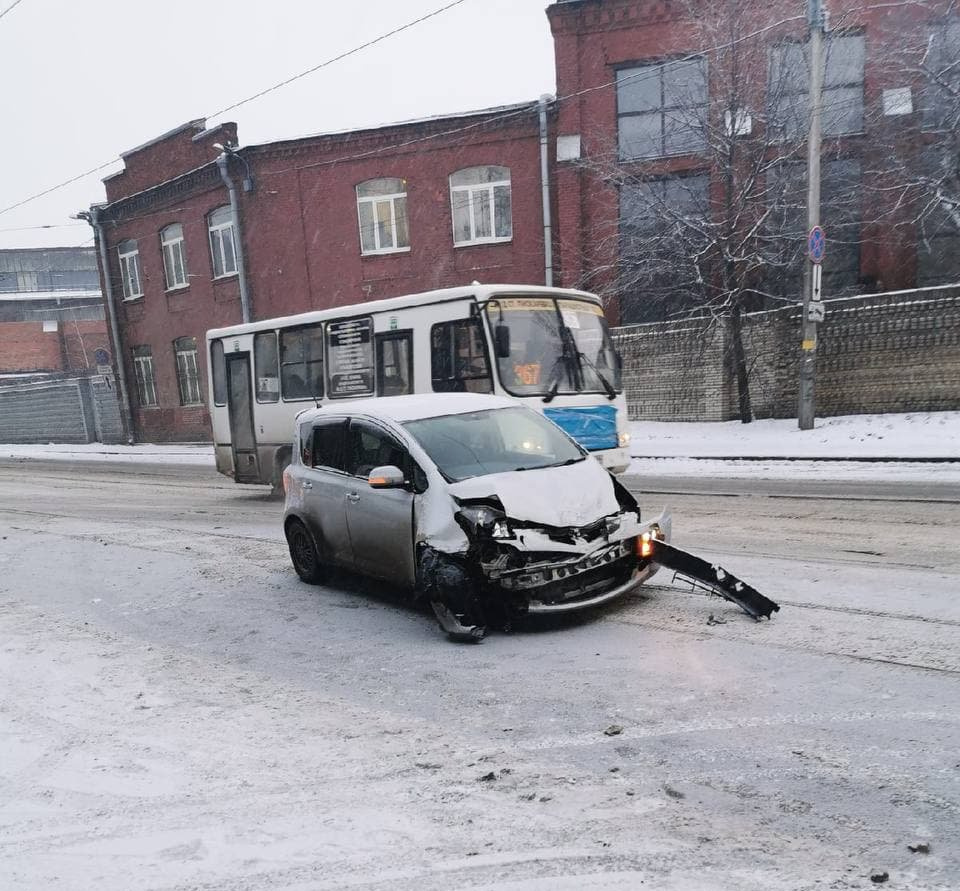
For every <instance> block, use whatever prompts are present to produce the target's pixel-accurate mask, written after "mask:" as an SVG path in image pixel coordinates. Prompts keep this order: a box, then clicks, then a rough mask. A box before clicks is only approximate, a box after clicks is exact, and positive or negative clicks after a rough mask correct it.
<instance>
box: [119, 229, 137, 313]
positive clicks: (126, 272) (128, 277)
mask: <svg viewBox="0 0 960 891" xmlns="http://www.w3.org/2000/svg"><path fill="white" fill-rule="evenodd" d="M117 255H118V256H119V257H120V281H121V282H122V283H123V299H124V300H133V298H134V297H142V296H143V288H142V287H141V285H140V250H139V248H138V247H137V242H136V240H135V239H133V238H128V239H127V240H126V241H121V242H120V244H118V245H117Z"/></svg>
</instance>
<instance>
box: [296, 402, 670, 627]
mask: <svg viewBox="0 0 960 891" xmlns="http://www.w3.org/2000/svg"><path fill="white" fill-rule="evenodd" d="M293 454H294V458H293V461H292V463H291V464H290V466H289V467H288V468H287V470H286V471H285V473H284V488H285V491H286V504H285V510H284V531H285V533H286V538H287V542H288V544H289V546H290V556H291V559H292V562H293V566H294V568H295V569H296V571H297V574H298V575H299V576H300V578H302V579H303V580H304V581H307V582H313V583H317V582H321V581H323V579H324V577H325V571H326V569H327V568H328V567H332V566H337V567H343V568H346V569H349V570H353V571H356V572H359V573H361V574H364V575H369V576H374V577H376V578H379V579H383V580H385V581H387V582H390V583H393V584H396V585H398V586H401V587H404V588H406V589H409V590H410V591H411V592H412V593H413V594H414V596H415V597H418V598H424V599H426V600H428V601H429V602H430V604H431V606H432V607H433V610H434V612H435V614H436V616H437V619H438V621H439V622H440V625H441V627H442V628H443V629H444V630H445V631H446V632H447V633H448V634H450V635H451V636H452V637H455V638H462V639H468V640H471V639H475V640H479V639H480V638H482V637H483V635H484V633H485V631H486V628H487V627H488V625H499V626H509V624H510V622H511V621H512V620H513V619H514V618H515V617H517V616H518V615H522V614H526V613H556V612H569V611H571V610H577V609H583V608H586V607H590V606H595V605H597V604H600V603H604V602H606V601H609V600H613V599H614V598H617V597H619V596H621V595H623V594H626V593H627V592H628V591H630V590H632V589H633V588H634V587H636V586H637V585H639V584H640V583H641V582H643V581H645V580H646V579H647V578H649V577H650V576H651V575H652V574H653V573H654V572H655V571H656V569H657V565H656V564H655V563H652V562H651V561H650V559H649V558H650V550H649V544H650V539H651V538H654V539H659V540H662V541H667V540H669V537H670V518H669V516H668V515H667V514H661V515H660V516H658V517H656V518H654V519H652V520H650V521H643V520H641V517H640V509H639V507H638V505H637V502H636V500H635V499H634V497H633V496H632V495H631V494H630V493H629V492H628V491H627V490H626V489H625V488H624V487H623V486H622V485H621V484H620V483H619V482H618V481H617V480H616V479H615V478H614V477H613V476H612V475H611V474H610V473H609V472H608V471H606V470H605V469H604V468H603V467H602V466H601V465H600V464H599V462H597V461H596V460H595V459H594V458H593V457H591V456H590V455H589V454H588V453H587V452H585V451H584V450H583V449H582V448H581V447H580V446H579V445H578V444H577V443H576V442H574V440H572V439H571V438H570V437H569V436H567V434H566V433H564V432H563V431H562V430H561V429H560V428H559V427H557V426H555V425H554V424H553V423H552V422H551V421H549V420H548V419H546V418H545V417H543V415H541V414H539V413H537V412H536V411H533V410H532V409H529V408H526V407H525V406H523V405H519V404H518V403H516V402H514V401H512V400H509V399H504V398H501V397H496V396H481V395H475V394H467V393H443V394H433V395H430V396H398V397H389V398H383V399H374V400H371V399H367V400H363V401H357V402H344V403H339V404H336V405H332V406H327V407H323V408H317V409H310V410H308V411H305V412H303V413H302V414H301V415H300V416H299V417H298V419H297V430H296V442H295V446H294V450H293Z"/></svg>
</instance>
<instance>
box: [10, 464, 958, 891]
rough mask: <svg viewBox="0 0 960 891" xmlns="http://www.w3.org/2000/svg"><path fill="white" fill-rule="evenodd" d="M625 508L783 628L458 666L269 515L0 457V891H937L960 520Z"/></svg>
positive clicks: (952, 505) (605, 634)
mask: <svg viewBox="0 0 960 891" xmlns="http://www.w3.org/2000/svg"><path fill="white" fill-rule="evenodd" d="M628 482H629V483H630V484H631V486H633V487H634V488H638V489H639V488H640V487H641V486H642V489H643V494H642V495H641V498H642V503H643V504H644V507H645V509H646V510H647V512H648V513H650V512H655V511H658V510H659V509H660V507H661V505H662V504H663V503H667V504H669V506H670V507H671V509H672V511H673V514H674V533H675V541H676V542H677V543H678V544H680V545H681V546H683V547H686V548H688V549H689V550H693V551H695V552H697V553H702V554H705V555H708V556H711V557H713V558H715V559H717V560H718V561H720V562H721V563H723V565H725V566H728V567H729V568H730V569H731V570H733V571H735V572H737V573H738V574H740V575H742V576H743V577H744V578H746V579H747V580H748V581H750V582H751V583H753V584H754V585H755V586H756V587H757V588H758V589H759V590H761V591H762V592H764V593H765V594H767V595H769V596H771V597H773V598H774V599H776V600H778V601H779V602H780V604H781V605H782V610H781V612H780V613H778V614H777V615H776V616H775V617H774V619H773V620H772V621H770V622H763V623H754V622H753V621H751V620H750V619H749V618H747V617H746V616H744V615H743V614H742V613H740V612H739V611H738V610H737V609H736V608H735V607H733V606H732V605H730V604H727V603H725V602H723V601H719V600H716V599H713V598H706V597H704V596H702V595H699V594H696V593H689V592H687V591H686V590H685V589H684V588H682V587H681V586H679V585H676V584H673V583H672V581H671V579H670V578H669V577H668V576H667V574H666V573H661V574H660V575H658V576H657V577H656V578H655V579H654V584H651V585H650V586H649V587H648V588H646V589H645V590H644V591H642V593H640V594H639V595H637V596H635V597H633V598H631V599H630V600H627V601H624V602H621V603H619V604H616V605H614V606H612V607H610V608H607V609H605V610H603V611H601V612H598V613H593V614H591V615H590V616H588V617H577V618H575V619H568V620H565V621H563V622H559V623H558V622H552V623H540V624H530V625H529V626H527V627H524V628H523V629H521V630H519V631H517V632H515V633H513V634H510V635H505V634H492V635H491V636H490V637H488V638H487V640H485V641H484V642H483V643H482V644H480V645H478V646H463V645H461V646H457V645H452V644H449V643H447V642H446V641H445V640H444V638H443V637H442V635H441V634H440V633H439V632H438V631H437V629H436V627H435V624H434V623H433V621H432V620H431V619H430V618H429V617H428V616H427V615H425V614H424V613H422V612H419V611H416V610H413V609H411V608H409V607H408V606H406V605H405V604H404V602H403V601H402V599H401V598H400V597H399V595H398V594H397V593H396V592H393V591H390V590H388V589H384V588H382V587H381V586H378V585H373V584H370V583H367V582H363V581H360V580H357V579H352V578H347V577H340V578H337V579H336V580H335V582H334V583H333V584H332V585H331V586H329V587H325V588H311V587H309V586H306V585H303V584H301V583H300V582H299V581H298V580H297V579H296V577H295V576H294V574H293V572H292V570H291V569H290V567H289V562H288V559H287V556H286V553H285V548H284V545H283V542H282V540H281V536H280V530H279V524H278V518H279V514H280V506H279V504H278V503H276V502H272V501H270V500H269V499H268V498H267V495H266V490H264V489H258V488H242V487H236V486H234V485H232V484H231V483H229V482H228V481H225V480H223V479H221V478H219V477H217V476H216V475H215V474H214V473H212V472H211V471H209V470H206V469H205V468H194V467H189V466H164V465H120V464H84V463H62V462H48V463H44V462H25V461H15V460H4V461H0V537H2V540H0V640H2V647H0V752H2V753H3V757H2V758H0V790H2V794H0V887H3V888H4V889H7V888H10V889H37V888H43V889H48V888H49V889H61V888H62V889H87V888H91V887H97V888H99V889H106V891H113V889H116V891H132V889H147V888H149V889H188V888H190V889H193V888H203V889H205V891H207V889H223V891H227V889H230V891H233V889H245V888H250V889H258V891H259V889H281V888H282V889H342V888H357V889H367V891H374V889H375V891H380V889H384V891H386V889H391V891H394V889H411V891H412V889H417V891H421V889H425V891H432V889H438V891H439V889H450V888H458V889H459V888H465V889H484V891H519V889H532V891H548V889H549V891H554V889H560V891H568V889H569V891H574V889H576V891H580V889H588V891H592V889H598V891H599V889H615V891H618V889H635V888H641V887H649V888H657V889H677V891H679V889H685V891H686V889H694V891H705V889H716V891H721V889H722V891H731V889H747V891H753V889H756V891H761V889H762V891H779V889H798V891H799V889H810V888H838V889H839V888H873V887H878V885H879V884H880V883H878V882H875V881H872V880H871V876H875V877H877V878H879V877H882V875H883V874H884V873H886V875H887V877H888V878H887V880H886V881H885V882H884V883H883V886H884V887H889V888H899V889H902V888H910V889H943V891H946V889H955V888H957V887H960V839H958V835H957V832H956V827H957V825H958V819H960V755H958V751H960V745H958V743H960V695H958V691H960V598H958V597H957V593H958V590H960V585H958V581H960V557H958V555H957V550H956V547H955V544H956V542H957V541H958V540H960V535H958V533H960V506H958V503H957V502H958V499H957V498H956V493H955V492H954V493H950V492H949V491H947V490H941V491H939V493H938V492H937V490H936V488H934V489H933V490H932V491H931V490H930V488H929V487H926V486H906V487H904V488H899V487H894V488H891V487H890V486H884V485H880V484H877V485H874V486H869V485H866V486H864V485H861V484H860V483H858V484H856V486H854V487H852V488H851V487H849V486H844V485H843V484H842V483H837V482H833V483H830V484H829V486H826V487H824V486H810V487H806V486H805V485H803V486H800V487H799V488H798V485H797V484H789V485H788V484H764V485H763V486H749V487H748V486H745V485H742V484H739V483H735V482H731V481H714V480H705V479H696V480H683V479H681V480H676V479H675V480H658V479H655V478H646V479H643V480H635V479H634V480H629V481H628ZM757 491H759V492H760V494H751V492H757ZM938 494H939V496H940V497H932V496H935V495H938ZM807 496H813V497H807ZM917 845H928V846H929V853H922V849H920V851H917V852H913V851H911V850H910V849H909V846H914V847H916V846H917Z"/></svg>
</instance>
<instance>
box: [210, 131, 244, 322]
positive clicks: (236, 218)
mask: <svg viewBox="0 0 960 891" xmlns="http://www.w3.org/2000/svg"><path fill="white" fill-rule="evenodd" d="M231 154H233V153H232V152H229V151H227V149H224V150H223V151H222V152H220V154H219V155H217V167H219V168H220V178H221V179H222V180H223V184H224V185H225V186H226V187H227V194H228V195H229V196H230V211H231V213H232V214H233V228H234V231H235V232H236V233H237V238H236V244H234V246H233V248H234V250H235V251H236V252H237V281H238V282H239V284H240V311H241V313H242V314H243V321H244V322H249V321H250V293H249V292H248V291H247V262H246V259H245V258H244V256H243V230H242V229H241V227H240V207H239V206H238V204H237V190H236V188H235V186H234V185H233V180H232V179H231V178H230V171H229V169H228V166H229V163H230V155H231Z"/></svg>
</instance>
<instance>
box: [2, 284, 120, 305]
mask: <svg viewBox="0 0 960 891" xmlns="http://www.w3.org/2000/svg"><path fill="white" fill-rule="evenodd" d="M102 296H103V295H102V294H101V293H100V289H99V288H96V289H95V290H92V291H83V290H73V291H0V303H3V302H4V301H7V300H10V301H13V300H91V299H92V300H99V299H100V298H101V297H102Z"/></svg>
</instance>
